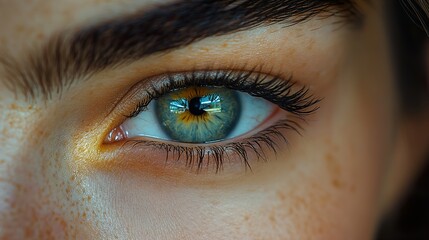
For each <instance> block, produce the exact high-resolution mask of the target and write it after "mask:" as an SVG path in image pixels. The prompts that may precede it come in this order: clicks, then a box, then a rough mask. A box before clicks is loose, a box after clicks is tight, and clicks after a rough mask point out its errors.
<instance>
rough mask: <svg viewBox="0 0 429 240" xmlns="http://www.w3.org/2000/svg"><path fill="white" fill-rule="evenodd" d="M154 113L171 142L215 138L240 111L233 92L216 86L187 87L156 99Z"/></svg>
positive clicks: (221, 136)
mask: <svg viewBox="0 0 429 240" xmlns="http://www.w3.org/2000/svg"><path fill="white" fill-rule="evenodd" d="M155 109H156V116H157V118H158V120H159V122H160V123H161V125H162V127H163V129H164V131H165V132H166V133H167V135H168V136H169V137H170V138H171V139H172V140H174V141H179V142H187V143H206V142H213V141H219V140H222V139H224V138H226V137H227V136H228V134H230V133H231V131H232V130H233V129H234V127H235V125H236V123H237V121H238V118H239V116H240V113H241V104H240V100H239V96H238V94H237V92H236V91H234V90H229V89H225V88H216V87H190V88H186V89H182V90H176V91H173V92H170V93H168V94H165V95H164V96H162V97H161V98H159V99H157V100H156V106H155Z"/></svg>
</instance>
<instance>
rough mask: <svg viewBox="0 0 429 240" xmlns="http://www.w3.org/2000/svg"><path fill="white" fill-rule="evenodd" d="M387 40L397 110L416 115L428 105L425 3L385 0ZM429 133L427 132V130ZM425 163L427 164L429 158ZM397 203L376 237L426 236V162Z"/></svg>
mask: <svg viewBox="0 0 429 240" xmlns="http://www.w3.org/2000/svg"><path fill="white" fill-rule="evenodd" d="M388 2H389V3H388V4H390V5H389V6H388V8H387V9H388V14H387V15H388V16H389V17H388V22H389V23H390V29H389V30H390V35H391V36H390V39H392V52H393V57H394V64H395V70H396V73H395V74H396V77H397V79H396V80H397V83H398V84H397V86H398V88H397V89H398V93H399V96H400V97H401V101H400V103H401V109H402V113H403V114H405V115H414V114H419V113H420V112H421V110H423V109H427V107H428V105H429V94H428V89H429V86H428V82H427V81H426V79H429V78H428V77H429V76H428V74H427V72H428V71H427V69H426V68H425V64H426V62H427V60H426V58H427V56H426V55H427V54H428V51H427V50H428V49H427V47H428V45H429V44H428V43H429V38H428V36H429V2H428V1H427V0H395V1H388ZM428 134H429V133H428ZM426 163H429V158H428V161H427V162H426ZM426 165H427V166H426V169H425V170H424V171H423V172H422V174H421V176H420V177H419V178H418V179H417V180H416V182H415V183H414V185H413V186H412V187H411V188H410V189H409V192H408V195H407V196H406V197H405V198H404V199H403V201H402V202H401V203H400V204H399V206H398V207H397V208H396V209H395V210H394V211H393V212H391V213H389V214H388V215H387V216H386V217H385V219H384V221H383V222H382V223H381V225H380V227H379V230H378V233H377V239H378V240H419V239H422V240H423V239H429V164H426Z"/></svg>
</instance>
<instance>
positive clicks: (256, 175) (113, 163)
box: [0, 0, 429, 240]
mask: <svg viewBox="0 0 429 240" xmlns="http://www.w3.org/2000/svg"><path fill="white" fill-rule="evenodd" d="M156 2H159V1H114V0H112V1H98V0H97V1H95V0H91V1H71V0H63V1H61V4H59V3H58V1H43V0H39V1H36V2H34V3H24V2H19V1H14V2H11V1H1V0H0V22H1V23H2V30H1V31H0V53H3V52H6V53H8V54H9V55H11V56H13V57H14V58H16V59H23V58H25V57H26V56H27V52H28V51H29V50H30V49H32V48H34V47H35V46H38V45H40V44H42V43H43V42H44V41H46V40H47V39H48V37H49V36H51V35H52V34H54V33H55V32H57V31H60V30H63V29H64V28H66V27H67V28H70V27H71V28H73V27H80V26H86V25H87V24H90V23H97V22H99V21H102V20H104V19H109V18H111V17H114V16H120V15H124V14H130V13H133V12H135V11H136V9H142V8H150V7H152V6H153V3H156ZM359 6H360V7H361V9H362V12H363V13H364V15H365V17H366V21H365V25H364V26H363V27H362V28H361V29H359V30H350V29H347V28H338V25H335V24H334V22H336V20H337V19H335V18H334V19H330V18H324V19H317V18H315V19H312V20H310V21H308V22H306V23H302V24H298V25H295V26H292V27H288V28H284V27H282V26H279V25H273V26H270V27H261V28H258V29H253V30H249V31H244V32H239V33H235V34H230V35H226V36H218V37H212V38H208V39H204V40H202V41H200V42H196V43H194V44H192V45H189V46H186V47H184V48H181V49H177V50H174V51H171V52H168V53H163V54H158V55H153V56H148V57H147V58H145V59H142V60H141V61H137V62H134V63H130V64H129V65H127V66H123V67H121V68H118V69H106V70H105V71H102V72H100V73H97V74H95V75H94V76H92V77H91V80H90V81H87V82H84V83H81V84H76V85H73V86H71V87H70V89H69V90H68V91H65V92H64V93H63V95H62V96H61V97H59V96H54V100H50V101H47V102H43V101H40V100H39V101H32V102H31V101H27V100H26V99H25V97H24V96H21V95H20V94H15V93H14V92H13V91H12V90H11V89H10V88H8V87H6V84H5V83H6V79H5V78H6V77H5V76H6V74H5V72H4V69H3V67H2V66H1V65H0V112H1V113H2V114H0V216H2V217H1V219H0V239H328V240H332V239H359V240H360V239H372V237H373V234H374V231H375V230H376V228H377V225H378V224H379V222H380V220H381V218H382V216H383V215H384V214H385V213H386V212H388V210H389V209H391V208H392V207H393V206H394V205H395V203H396V202H397V201H398V200H399V199H400V196H401V195H402V194H403V192H404V191H405V190H406V189H407V187H408V186H409V184H410V182H411V181H412V180H413V179H414V177H415V176H416V174H417V172H418V171H417V170H418V169H419V168H421V166H423V164H424V162H423V159H424V156H425V154H426V153H427V149H428V147H429V146H428V143H429V139H428V138H429V134H422V133H427V132H429V126H428V122H429V117H428V116H429V114H428V112H429V111H428V110H422V112H421V113H420V114H418V115H415V116H403V115H401V113H400V111H399V109H398V107H397V106H398V103H397V97H396V96H395V94H394V93H395V86H394V85H393V80H392V79H393V76H392V66H391V64H390V61H389V52H388V51H387V49H388V48H387V39H386V37H385V32H384V31H385V26H384V25H383V24H382V20H381V19H382V18H381V16H380V14H381V12H382V9H383V7H382V2H381V1H376V2H375V3H374V4H373V6H372V7H368V6H366V5H365V4H363V3H361V2H359ZM30 19H31V21H30ZM165 63H168V64H165ZM231 66H238V67H239V68H240V67H241V68H242V69H240V70H243V71H246V70H247V71H250V70H251V68H252V67H253V66H262V67H261V68H260V69H261V71H262V72H265V73H269V72H275V73H277V74H279V75H282V76H285V78H286V77H287V76H289V75H290V73H291V72H293V76H294V77H295V81H296V82H297V84H299V85H305V86H308V87H309V88H310V91H311V93H312V94H313V95H315V96H317V97H320V98H323V101H322V102H321V103H320V104H319V107H320V109H319V110H318V111H317V112H316V113H314V114H312V115H310V116H308V117H306V118H305V120H306V121H307V122H306V123H305V122H304V121H302V122H301V125H302V127H303V131H302V132H301V135H299V134H297V133H295V132H293V131H285V132H284V134H285V136H286V137H287V138H288V140H289V142H290V144H289V145H284V144H283V145H282V143H279V144H280V146H281V147H280V149H279V151H278V153H277V154H273V153H271V152H269V151H267V158H268V161H267V162H263V161H256V160H255V156H252V155H251V156H249V158H250V164H251V165H252V172H250V171H245V168H244V166H243V163H241V162H239V161H231V163H225V165H224V170H223V171H222V172H220V173H217V174H216V173H215V172H214V171H212V170H213V169H211V168H208V169H203V170H202V171H200V172H199V173H196V171H195V169H189V168H186V167H185V164H183V161H182V162H180V161H178V162H174V161H170V162H168V163H167V164H165V162H164V158H165V153H163V152H162V151H155V150H153V149H152V150H150V149H148V148H139V147H137V148H120V147H119V146H120V143H117V144H105V142H104V141H105V138H106V136H107V134H108V133H109V132H110V131H111V130H112V129H114V128H115V127H117V126H120V124H121V123H122V122H123V121H124V120H125V118H124V117H123V116H124V113H129V112H131V111H132V110H133V109H134V108H135V103H137V102H138V100H139V98H138V97H136V96H137V95H138V94H137V95H133V94H129V92H128V90H129V89H130V88H131V86H133V85H135V84H137V83H138V82H140V81H141V80H142V79H146V78H149V77H153V76H156V75H159V74H163V73H165V72H180V71H190V70H194V69H199V70H206V69H207V68H213V69H214V70H216V69H228V68H231ZM246 66H247V68H246ZM213 69H212V70H213ZM142 86H144V84H143V85H142ZM141 90H142V91H143V90H144V89H141ZM118 99H123V101H118ZM285 114H286V113H285ZM117 133H118V132H116V134H117ZM411 139H412V140H413V144H411ZM416 140H417V141H416ZM416 142H417V143H416ZM232 158H233V159H235V158H234V157H232Z"/></svg>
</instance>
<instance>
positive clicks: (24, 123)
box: [0, 97, 61, 239]
mask: <svg viewBox="0 0 429 240" xmlns="http://www.w3.org/2000/svg"><path fill="white" fill-rule="evenodd" d="M3 100H4V101H2V104H0V112H1V114H0V216H1V217H0V239H35V238H36V239H37V238H41V237H42V238H43V236H45V237H48V238H49V236H54V235H53V234H54V233H55V232H60V231H58V228H60V227H61V226H59V225H58V224H54V222H52V221H51V220H50V219H51V218H52V216H48V214H47V211H46V210H47V209H49V208H51V207H52V206H51V204H50V202H51V201H50V197H49V196H48V195H47V194H46V192H45V190H44V188H45V185H46V181H44V180H43V179H44V178H45V177H44V175H45V174H46V173H43V171H42V169H43V164H44V161H42V157H41V156H42V154H41V151H42V150H43V145H44V144H43V142H42V141H41V140H40V139H38V138H37V134H35V132H34V129H35V128H38V127H39V126H37V125H34V124H33V123H32V122H31V121H32V119H33V118H32V117H31V116H32V114H34V112H33V111H31V109H29V106H28V105H25V106H24V105H23V106H20V105H18V104H17V103H15V102H14V101H15V99H14V98H13V97H11V98H8V99H7V100H5V99H3ZM57 218H60V217H59V216H57ZM57 222H58V221H57ZM60 222H61V221H60ZM57 236H58V235H57Z"/></svg>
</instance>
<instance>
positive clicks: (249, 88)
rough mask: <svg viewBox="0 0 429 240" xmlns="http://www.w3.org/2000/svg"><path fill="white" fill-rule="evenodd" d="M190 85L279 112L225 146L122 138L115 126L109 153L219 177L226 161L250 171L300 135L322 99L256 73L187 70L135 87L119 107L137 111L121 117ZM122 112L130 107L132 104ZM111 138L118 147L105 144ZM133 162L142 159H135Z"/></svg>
mask: <svg viewBox="0 0 429 240" xmlns="http://www.w3.org/2000/svg"><path fill="white" fill-rule="evenodd" d="M188 86H210V87H212V86H216V87H224V88H229V89H233V90H238V91H242V92H245V93H248V94H249V95H251V96H254V97H261V98H264V99H266V100H267V101H269V102H271V103H273V104H274V105H277V106H278V108H279V109H280V114H277V115H276V117H274V118H273V119H272V120H270V121H268V123H266V124H263V126H260V127H258V128H257V129H255V130H254V131H252V132H251V133H249V134H246V136H243V137H240V138H239V139H233V140H232V141H229V142H228V141H221V142H218V143H214V144H185V143H172V142H165V141H160V140H150V139H144V138H142V139H140V138H136V139H126V133H125V132H123V131H122V129H121V128H120V126H117V127H113V128H112V131H110V132H109V134H107V136H106V138H105V142H104V144H107V145H110V146H108V149H112V146H117V149H119V151H121V152H122V154H121V155H123V156H125V155H126V154H127V152H136V151H137V152H140V151H144V152H147V153H148V154H155V155H156V156H157V157H155V158H156V159H153V160H152V161H155V162H158V163H155V164H159V163H160V162H161V163H164V164H165V165H171V163H172V162H173V165H176V164H177V163H179V162H181V164H183V165H184V166H185V167H186V168H187V169H189V170H191V171H192V172H196V173H200V172H202V171H203V170H204V171H213V172H215V173H219V172H221V171H223V168H224V163H225V162H226V161H227V162H228V163H230V162H238V163H241V164H242V165H243V166H244V169H248V170H251V169H252V167H251V165H250V164H251V162H252V161H259V160H262V161H267V160H268V159H270V158H268V157H267V156H269V155H272V154H275V153H276V152H277V151H278V150H279V149H280V148H283V147H285V146H287V143H288V139H287V137H286V135H289V134H290V133H292V132H298V133H299V132H300V131H301V130H302V129H303V128H302V127H301V124H300V123H301V122H302V121H304V118H305V116H306V115H309V114H311V113H314V112H315V111H316V110H317V109H318V107H317V104H318V102H319V101H320V100H318V99H316V98H315V97H313V96H312V95H311V94H310V92H309V89H308V88H307V87H305V86H297V84H296V83H294V82H293V81H292V79H291V78H289V79H283V78H280V77H278V76H276V75H270V74H262V73H259V72H257V71H235V70H234V71H233V70H214V71H193V72H192V71H191V72H181V73H173V74H164V75H160V76H158V77H153V78H151V79H148V80H145V81H143V82H141V83H138V84H136V85H134V86H133V87H132V88H131V89H130V91H129V92H128V94H127V96H126V97H124V99H123V100H124V101H122V103H120V104H126V105H131V106H132V105H133V103H132V102H134V104H135V106H136V107H134V109H133V110H132V111H130V112H128V113H124V114H123V115H124V118H125V119H127V118H133V117H136V116H137V115H138V114H139V113H141V112H143V111H145V110H146V109H147V106H148V104H149V103H150V102H151V101H152V99H157V98H159V97H160V96H162V95H164V94H165V93H168V92H169V91H171V90H175V89H182V88H185V87H188ZM131 99H134V100H131ZM124 102H125V103H124ZM124 109H130V106H128V107H127V108H124ZM114 138H116V140H117V143H114V144H109V142H110V141H111V140H112V139H114ZM106 140H110V141H106ZM113 148H115V147H113ZM160 156H162V157H160ZM141 157H142V158H145V156H141ZM135 161H145V160H140V159H135ZM113 164H114V163H113ZM176 167H177V166H176Z"/></svg>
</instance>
